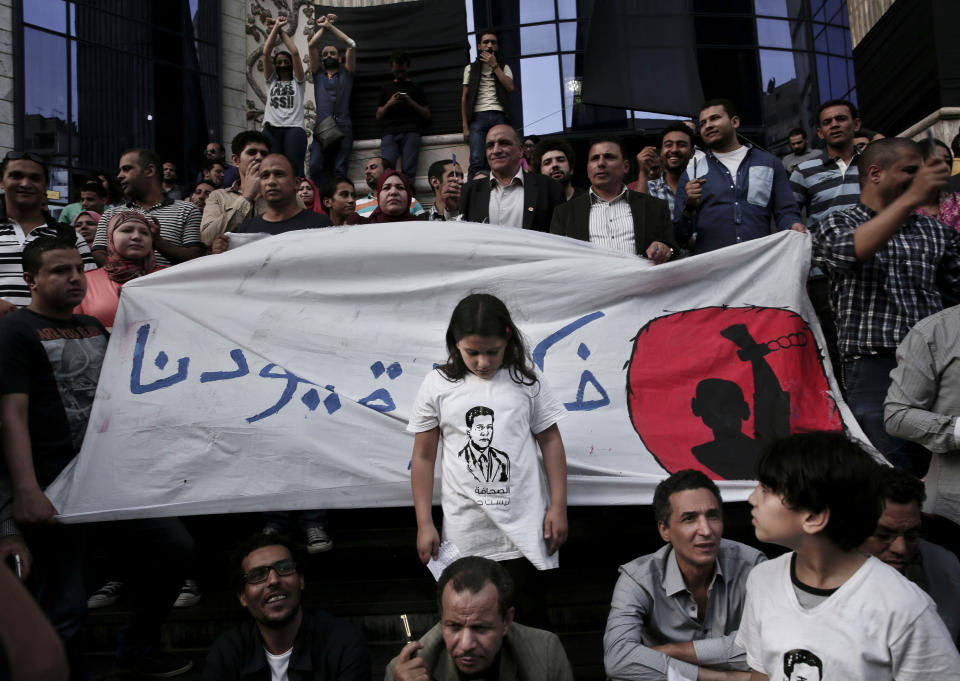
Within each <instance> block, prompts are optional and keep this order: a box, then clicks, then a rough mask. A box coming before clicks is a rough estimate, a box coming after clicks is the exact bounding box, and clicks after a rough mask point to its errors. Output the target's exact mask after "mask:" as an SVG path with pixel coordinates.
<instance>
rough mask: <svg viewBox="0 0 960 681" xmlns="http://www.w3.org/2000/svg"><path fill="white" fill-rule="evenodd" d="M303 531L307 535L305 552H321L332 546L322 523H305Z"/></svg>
mask: <svg viewBox="0 0 960 681" xmlns="http://www.w3.org/2000/svg"><path fill="white" fill-rule="evenodd" d="M303 531H304V534H306V535H307V553H323V552H324V551H329V550H330V549H332V548H333V542H332V541H330V537H329V535H327V530H326V528H324V526H323V525H307V526H306V527H304V528H303Z"/></svg>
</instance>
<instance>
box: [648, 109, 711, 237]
mask: <svg viewBox="0 0 960 681" xmlns="http://www.w3.org/2000/svg"><path fill="white" fill-rule="evenodd" d="M650 148H652V147H650ZM695 151H696V147H695V146H694V144H693V131H692V130H691V129H690V126H688V125H687V124H686V123H681V122H677V123H671V124H670V125H668V126H667V127H666V129H665V130H664V131H663V138H662V139H661V140H660V154H659V158H660V164H661V166H662V167H663V168H664V170H665V172H664V173H663V174H661V175H660V177H658V178H657V179H655V180H650V181H647V179H646V178H647V173H648V172H649V170H650V168H649V167H648V166H647V163H648V162H650V161H648V160H647V159H648V156H644V157H643V160H642V161H640V177H638V178H637V189H636V191H638V192H640V193H642V194H649V195H650V196H655V197H656V198H658V199H663V200H664V201H666V202H667V204H668V205H669V206H670V219H671V220H673V221H674V222H676V221H677V219H678V215H677V212H676V204H677V188H678V187H679V183H680V177H681V176H682V175H683V172H684V171H685V170H686V169H687V164H688V163H689V162H690V159H691V158H693V154H694V152H695ZM641 154H643V152H641Z"/></svg>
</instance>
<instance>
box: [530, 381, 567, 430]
mask: <svg viewBox="0 0 960 681" xmlns="http://www.w3.org/2000/svg"><path fill="white" fill-rule="evenodd" d="M537 378H538V379H540V380H539V382H538V383H537V384H536V385H532V386H530V387H529V390H530V400H531V402H532V409H531V414H530V431H531V432H533V434H534V435H536V434H538V433H542V432H543V431H545V430H546V429H547V428H549V427H550V426H552V425H553V424H554V423H556V422H557V421H559V420H560V419H562V418H564V417H565V416H566V415H567V410H566V409H565V408H564V406H563V404H562V403H561V402H560V400H558V399H557V397H556V395H554V393H553V391H552V390H551V389H550V386H549V385H548V384H547V381H546V379H545V378H544V377H543V374H541V373H540V372H539V371H538V372H537Z"/></svg>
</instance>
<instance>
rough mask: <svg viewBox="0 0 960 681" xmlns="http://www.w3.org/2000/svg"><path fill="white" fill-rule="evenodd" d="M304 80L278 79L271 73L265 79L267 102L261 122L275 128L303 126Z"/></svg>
mask: <svg viewBox="0 0 960 681" xmlns="http://www.w3.org/2000/svg"><path fill="white" fill-rule="evenodd" d="M305 88H306V81H305V80H299V81H298V80H297V79H296V78H292V79H291V80H279V79H278V78H277V74H276V73H273V74H272V75H271V76H270V78H269V80H267V103H266V107H265V108H264V111H263V122H264V123H269V124H270V125H272V126H273V127H275V128H302V127H303V92H304V89H305Z"/></svg>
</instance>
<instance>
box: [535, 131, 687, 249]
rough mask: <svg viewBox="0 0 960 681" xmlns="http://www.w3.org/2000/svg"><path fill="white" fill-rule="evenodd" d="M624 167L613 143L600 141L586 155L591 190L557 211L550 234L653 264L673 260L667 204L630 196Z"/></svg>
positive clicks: (617, 144)
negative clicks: (625, 182)
mask: <svg viewBox="0 0 960 681" xmlns="http://www.w3.org/2000/svg"><path fill="white" fill-rule="evenodd" d="M627 166H628V162H627V160H626V157H625V156H624V153H623V146H622V145H621V143H620V141H619V140H616V139H599V140H596V141H595V142H594V143H593V144H591V145H590V153H589V154H587V176H588V177H589V178H590V191H589V192H587V193H586V194H582V195H580V196H577V197H574V198H573V199H571V200H570V201H567V202H566V203H565V204H563V205H562V206H559V207H558V208H557V210H556V212H555V213H554V215H553V221H552V222H551V223H550V232H551V233H553V234H562V235H563V236H568V237H571V238H573V239H580V240H581V241H589V242H590V243H592V244H594V245H596V246H600V247H602V248H609V249H612V250H617V251H621V252H623V253H631V254H634V255H641V256H646V257H647V258H649V259H650V260H651V261H652V262H653V264H654V265H659V264H660V263H663V262H666V261H667V260H670V259H671V258H672V257H674V255H675V253H676V250H677V244H676V242H675V240H674V237H673V225H672V223H671V222H670V208H669V206H667V202H666V201H662V200H661V199H656V198H654V197H652V196H650V195H648V194H640V193H638V192H634V191H630V190H629V189H627V187H626V185H625V184H624V183H623V178H624V175H626V172H627Z"/></svg>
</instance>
